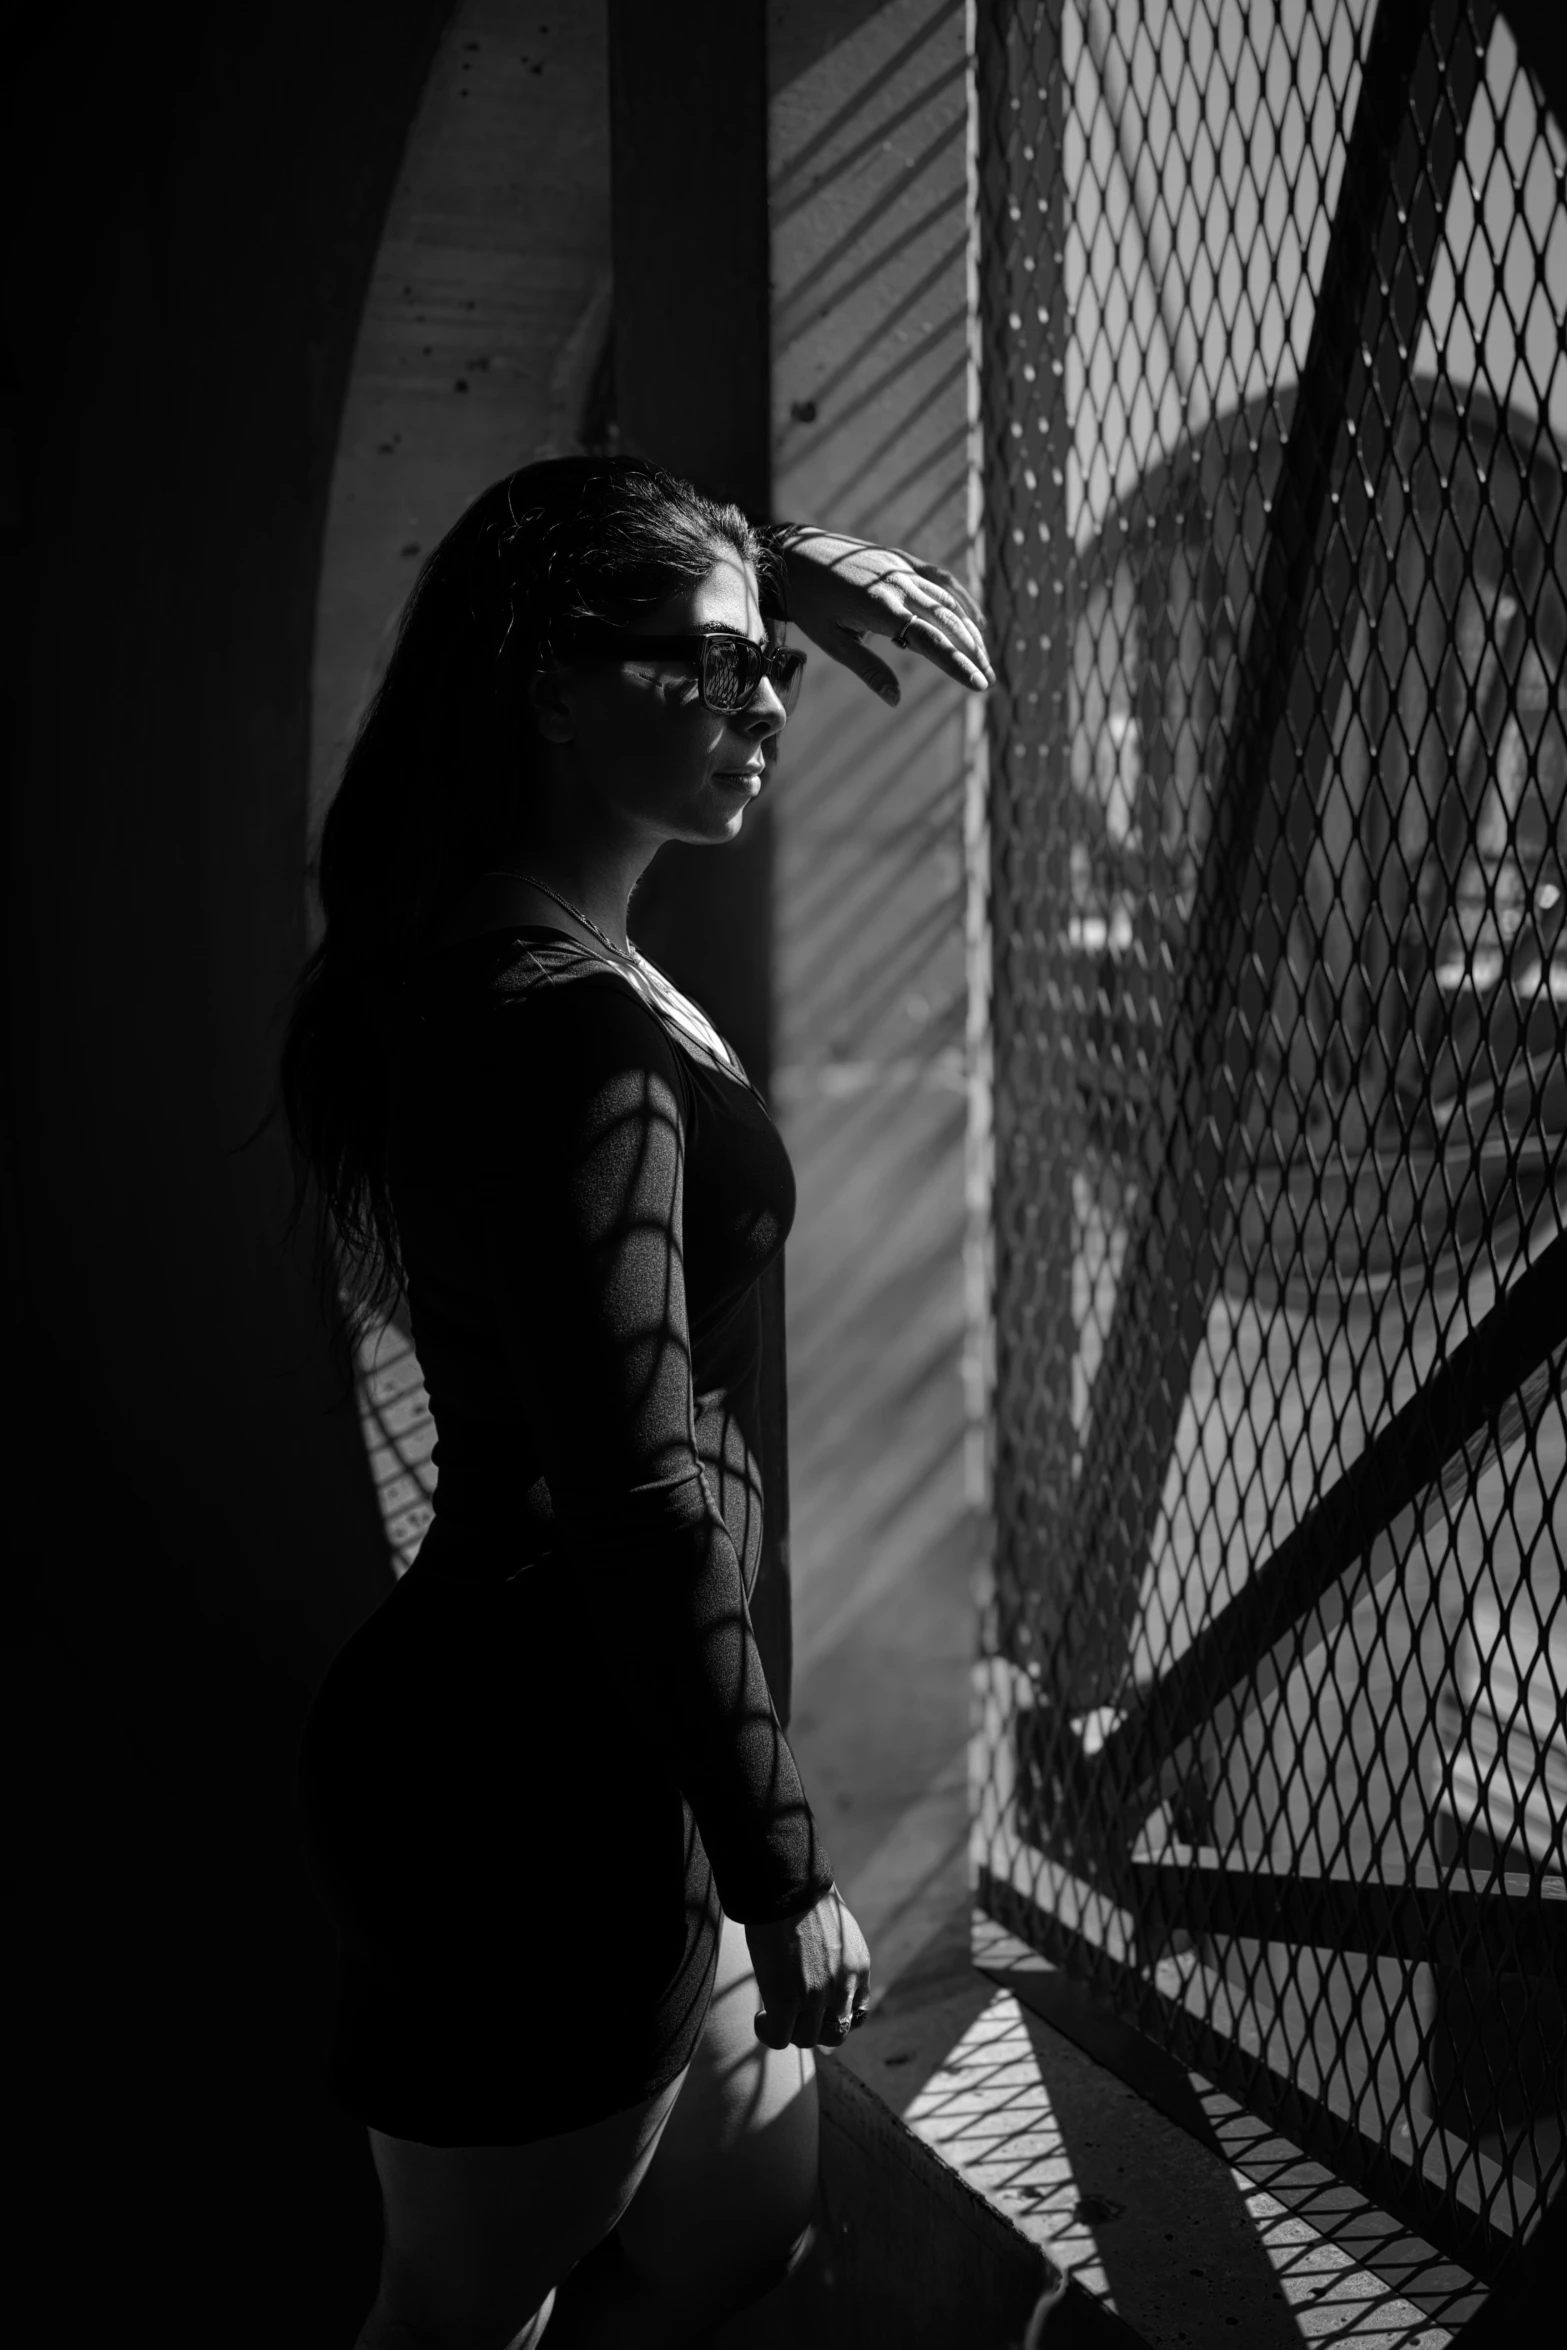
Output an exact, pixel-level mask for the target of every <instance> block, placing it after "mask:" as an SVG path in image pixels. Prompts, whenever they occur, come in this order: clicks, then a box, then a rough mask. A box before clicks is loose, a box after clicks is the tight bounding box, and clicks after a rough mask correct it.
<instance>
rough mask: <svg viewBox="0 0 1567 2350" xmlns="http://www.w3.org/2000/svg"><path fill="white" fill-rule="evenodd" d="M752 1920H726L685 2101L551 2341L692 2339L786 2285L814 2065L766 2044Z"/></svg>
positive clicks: (812, 2122)
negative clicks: (758, 2025) (749, 1942)
mask: <svg viewBox="0 0 1567 2350" xmlns="http://www.w3.org/2000/svg"><path fill="white" fill-rule="evenodd" d="M760 2005H761V2001H760V1998H759V1996H758V1994H757V1989H756V1979H755V1977H754V1975H753V1974H752V1972H751V1960H750V1953H749V1952H748V1950H747V1949H746V1942H745V1933H744V1929H743V1928H742V1927H740V1926H737V1925H735V1924H733V1923H732V1922H731V1921H729V1920H727V1919H726V1921H725V1924H724V1933H723V1941H722V1944H721V1946H720V1949H719V1955H718V1973H717V1977H716V1979H715V1982H714V1985H713V2001H712V2005H711V2007H710V2008H709V2010H708V2016H707V2022H706V2024H705V2026H704V2028H703V2032H702V2038H701V2040H700V2042H699V2043H698V2045H697V2050H696V2054H695V2056H694V2057H693V2059H692V2061H691V2064H690V2066H689V2068H688V2070H687V2072H686V2076H685V2085H684V2087H683V2088H682V2090H681V2092H680V2099H679V2103H678V2104H677V2105H676V2107H675V2110H674V2112H673V2113H672V2114H671V2115H670V2117H669V2121H668V2123H667V2125H666V2127H665V2129H664V2132H663V2135H662V2137H661V2138H660V2139H659V2141H658V2146H657V2150H656V2152H655V2154H654V2156H653V2159H652V2162H651V2163H650V2165H649V2166H648V2170H647V2174H646V2176H645V2177H644V2179H643V2181H642V2184H641V2186H640V2187H639V2188H638V2190H637V2193H636V2197H635V2200H634V2201H633V2202H632V2204H631V2206H630V2208H629V2209H628V2210H627V2212H626V2214H625V2217H624V2218H623V2219H622V2220H621V2222H620V2225H619V2226H618V2227H617V2229H616V2230H615V2234H614V2237H613V2239H612V2241H611V2242H610V2243H608V2244H606V2245H605V2246H604V2247H603V2249H602V2251H601V2252H600V2253H598V2254H596V2255H595V2257H594V2259H593V2260H592V2261H590V2262H588V2263H585V2264H584V2267H583V2269H582V2271H581V2272H580V2274H579V2276H578V2277H575V2278H573V2279H572V2282H571V2284H570V2285H569V2286H568V2287H567V2289H566V2290H565V2292H563V2293H562V2294H561V2296H560V2302H559V2306H558V2309H557V2311H556V2315H555V2318H554V2321H553V2323H552V2324H551V2327H550V2334H549V2350H623V2346H625V2350H630V2346H631V2345H636V2350H687V2345H693V2344H697V2343H700V2342H701V2341H702V2340H703V2338H704V2337H705V2335H706V2334H707V2333H708V2332H709V2331H710V2329H711V2328H712V2327H714V2326H716V2325H719V2324H721V2323H722V2322H723V2320H724V2319H725V2318H726V2317H729V2316H732V2315H733V2314H734V2313H735V2312H736V2311H738V2310H741V2309H744V2308H746V2307H747V2306H748V2305H749V2304H750V2303H751V2302H752V2301H755V2300H758V2299H760V2297H761V2296H762V2295H763V2294H764V2293H767V2292H770V2291H771V2290H772V2288H773V2287H774V2286H775V2285H777V2284H779V2283H780V2282H781V2281H782V2279H783V2278H784V2276H785V2275H787V2273H788V2271H789V2269H790V2267H791V2266H792V2265H793V2263H794V2262H795V2261H796V2260H797V2259H798V2258H799V2257H800V2256H801V2254H802V2252H803V2251H804V2249H805V2247H806V2245H807V2243H808V2241H809V2228H810V2219H811V2208H812V2205H813V2203H814V2201H815V2197H816V2168H817V2133H818V2115H817V2100H816V2068H815V2059H814V2057H813V2055H812V2054H811V2052H810V2051H809V2050H807V2049H801V2048H784V2049H770V2048H764V2047H763V2046H762V2044H761V2042H760V2041H759V2040H758V2039H757V2037H756V2031H755V2022H754V2019H755V2015H756V2010H757V2008H758V2007H759V2006H760Z"/></svg>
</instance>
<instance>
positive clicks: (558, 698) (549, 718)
mask: <svg viewBox="0 0 1567 2350" xmlns="http://www.w3.org/2000/svg"><path fill="white" fill-rule="evenodd" d="M528 711H529V715H530V716H531V717H532V720H533V723H534V725H535V726H536V727H537V728H538V730H539V732H540V734H542V735H543V737H544V740H545V741H546V742H547V743H569V742H570V740H571V738H572V736H573V735H574V734H575V732H576V727H575V726H574V724H573V722H572V716H571V706H570V704H569V703H568V702H567V700H566V697H565V695H564V693H563V692H562V691H561V681H560V671H559V670H558V669H556V668H554V667H553V666H552V667H550V668H548V669H535V670H534V672H533V674H532V675H531V676H530V678H529V679H528Z"/></svg>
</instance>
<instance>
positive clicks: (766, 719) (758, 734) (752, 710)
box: [740, 677, 789, 742]
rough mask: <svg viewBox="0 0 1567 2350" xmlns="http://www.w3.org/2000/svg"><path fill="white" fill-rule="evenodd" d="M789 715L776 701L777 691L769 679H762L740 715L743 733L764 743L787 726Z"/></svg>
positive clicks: (779, 702) (780, 703) (778, 701)
mask: <svg viewBox="0 0 1567 2350" xmlns="http://www.w3.org/2000/svg"><path fill="white" fill-rule="evenodd" d="M788 719H789V713H788V711H787V710H786V709H785V708H784V706H783V704H782V702H781V701H780V700H779V699H778V689H777V687H776V686H775V685H774V683H773V681H772V679H771V678H770V677H764V678H763V679H762V681H761V683H760V684H759V685H758V686H757V689H756V691H755V693H754V694H753V695H752V696H751V699H750V700H749V701H748V702H747V703H746V706H745V708H744V709H743V710H742V711H741V713H740V725H741V728H742V729H743V731H744V732H745V733H746V734H748V735H750V736H752V737H753V739H754V740H755V741H757V742H765V741H766V739H767V737H768V736H769V735H774V734H777V733H779V732H780V730H781V729H782V728H783V727H784V726H785V725H787V723H788Z"/></svg>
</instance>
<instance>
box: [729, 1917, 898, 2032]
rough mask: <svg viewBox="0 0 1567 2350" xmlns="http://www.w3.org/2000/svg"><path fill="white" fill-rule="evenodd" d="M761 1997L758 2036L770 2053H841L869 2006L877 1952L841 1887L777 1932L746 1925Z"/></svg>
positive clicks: (774, 1929)
mask: <svg viewBox="0 0 1567 2350" xmlns="http://www.w3.org/2000/svg"><path fill="white" fill-rule="evenodd" d="M745 1939H746V1947H747V1948H748V1949H749V1951H750V1953H751V1964H752V1966H753V1967H754V1968H755V1969H756V1987H757V1989H758V1990H759V1991H760V1992H761V1994H762V2006H761V2011H760V2013H759V2014H758V2016H757V2019H756V2036H757V2038H758V2039H759V2040H760V2041H762V2042H763V2043H764V2045H765V2046H767V2047H768V2048H788V2047H791V2046H793V2047H795V2048H818V2047H820V2048H841V2047H842V2046H843V2043H844V2041H845V2040H847V2038H848V2037H849V2033H850V2031H851V2029H852V2028H853V2019H854V2018H855V2016H856V2015H858V2014H859V2013H860V2012H861V2011H862V2010H863V2008H864V2005H865V1998H866V1993H867V1991H868V1990H869V1988H870V1978H871V1954H870V1952H869V1951H868V1950H867V1949H866V1947H865V1936H864V1935H863V1934H862V1933H861V1932H860V1929H859V1927H858V1926H857V1925H856V1924H855V1922H854V1917H853V1914H852V1912H851V1911H850V1910H849V1909H848V1908H846V1907H845V1905H844V1901H843V1898H842V1896H841V1895H840V1893H839V1891H838V1888H837V1886H836V1885H834V1886H833V1887H832V1888H831V1890H830V1891H828V1892H826V1893H824V1894H823V1895H822V1897H821V1899H820V1901H818V1902H817V1904H816V1906H815V1908H814V1909H808V1910H806V1912H805V1913H804V1915H803V1916H802V1917H797V1918H787V1919H785V1920H784V1922H783V1923H782V1924H781V1925H776V1926H747V1927H746V1930H745Z"/></svg>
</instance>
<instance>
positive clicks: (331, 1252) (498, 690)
mask: <svg viewBox="0 0 1567 2350" xmlns="http://www.w3.org/2000/svg"><path fill="white" fill-rule="evenodd" d="M726 552H727V553H738V554H740V555H741V556H743V557H744V559H745V560H746V561H747V562H748V563H750V564H752V565H754V566H755V567H756V569H757V571H758V573H759V575H760V576H761V577H762V579H763V580H764V582H767V584H769V585H772V586H774V588H775V590H776V582H774V581H772V580H771V578H770V574H769V565H770V554H769V549H768V544H767V541H766V539H765V538H764V537H763V535H762V534H761V533H760V532H759V531H757V530H756V529H755V528H753V526H752V525H751V524H750V523H749V522H748V521H747V520H746V517H745V516H744V515H743V514H742V513H741V512H740V510H739V508H738V507H736V506H729V505H722V504H719V503H717V502H716V501H715V500H713V499H711V498H707V497H704V496H703V495H702V493H701V492H700V491H699V490H696V489H693V488H692V486H691V485H690V483H689V482H685V481H679V480H676V479H675V478H674V477H672V476H671V475H669V474H667V473H663V472H660V471H659V470H657V469H656V468H655V467H653V466H650V465H645V464H643V463H642V462H641V461H640V460H638V459H636V458H630V457H559V458H553V459H550V460H549V461H547V462H545V463H543V464H538V465H525V466H524V467H523V468H522V469H521V471H520V472H517V473H513V474H510V475H508V476H507V478H506V479H505V480H504V481H499V482H497V483H496V484H495V485H494V487H493V488H491V489H488V490H486V491H485V492H484V493H483V495H482V496H481V497H479V498H476V499H475V500H474V503H473V504H472V505H471V506H470V507H469V508H468V510H467V512H466V513H465V514H464V515H463V516H462V517H461V519H460V520H459V521H458V522H456V523H455V524H454V525H453V527H452V529H451V530H449V531H448V532H447V534H446V536H445V538H444V539H443V540H442V541H441V543H440V545H439V546H438V547H437V548H436V549H435V552H434V553H433V554H432V555H431V556H430V558H429V560H428V561H427V562H426V563H425V565H424V567H423V569H422V570H421V572H420V574H419V577H418V580H417V581H416V583H415V585H414V589H413V592H412V594H411V596H410V598H409V601H408V604H407V607H406V609H405V611H404V613H403V617H402V621H401V623H400V626H399V628H398V633H397V640H396V644H395V647H394V649H393V652H392V655H391V659H390V661H389V663H388V665H387V669H386V673H385V675H384V677H383V678H382V681H381V684H380V686H379V688H378V689H377V691H376V694H375V696H374V699H373V700H372V702H371V704H370V706H369V708H368V710H367V711H366V713H365V716H364V719H363V721H362V723H361V725H360V727H359V731H358V733H357V735H356V736H355V739H354V743H353V747H352V749H351V750H350V751H349V753H348V757H347V759H346V761H345V763H344V767H343V775H342V781H341V782H340V784H339V785H338V789H337V792H336V795H335V797H334V798H333V800H332V803H331V805H330V807H329V808H328V809H327V812H326V816H325V819H324V821H323V823H322V825H321V831H320V838H319V842H318V843H317V845H316V848H315V852H314V856H313V859H312V862H311V868H310V870H311V873H312V876H313V878H314V880H315V882H316V885H317V887H318V890H319V893H320V904H321V911H322V914H323V916H324V918H325V932H324V935H323V937H322V939H321V943H320V945H319V946H317V948H316V949H315V951H314V953H313V954H312V955H311V956H310V958H309V960H308V962H307V963H306V964H305V966H304V969H303V970H302V971H301V973H300V975H299V978H298V980H297V981H296V982H295V985H294V988H293V990H292V993H291V995H290V997H289V1009H288V1017H287V1023H286V1027H285V1030H284V1038H283V1045H282V1051H281V1054H280V1057H279V1064H278V1101H279V1103H280V1105H281V1107H282V1110H283V1114H284V1117H285V1120H286V1122H287V1125H288V1131H289V1134H290V1137H291V1139H292V1142H293V1146H294V1152H295V1167H296V1182H295V1192H294V1200H293V1206H292V1209H291V1212H290V1214H289V1217H288V1221H287V1225H286V1227H285V1242H286V1243H287V1244H290V1245H291V1244H292V1242H293V1240H294V1237H295V1235H296V1233H297V1231H298V1229H299V1225H300V1222H301V1219H302V1217H303V1215H304V1212H305V1209H306V1206H307V1205H308V1204H309V1202H310V1198H311V1193H312V1188H313V1189H314V1192H315V1194H316V1196H317V1198H318V1200H319V1202H320V1203H321V1204H322V1205H324V1207H325V1210H326V1215H325V1218H324V1219H321V1220H319V1221H318V1223H317V1227H316V1247H315V1264H314V1273H315V1282H316V1290H317V1296H318V1299H319V1302H320V1307H321V1312H322V1317H323V1320H324V1321H325V1324H326V1327H327V1330H328V1333H329V1335H330V1340H331V1344H332V1348H333V1354H334V1360H335V1362H336V1364H337V1368H338V1372H339V1375H340V1377H341V1378H342V1381H343V1384H344V1387H345V1389H346V1388H347V1387H348V1386H349V1385H350V1384H351V1381H352V1376H353V1362H354V1358H355V1356H356V1355H357V1353H358V1350H359V1347H360V1345H361V1343H362V1341H363V1339H364V1337H365V1335H366V1332H367V1331H368V1330H369V1329H370V1328H371V1327H372V1325H374V1324H376V1323H378V1322H380V1321H382V1320H384V1319H385V1318H386V1317H387V1315H388V1314H390V1313H391V1312H393V1311H394V1310H395V1308H396V1305H397V1303H398V1301H399V1299H400V1298H401V1297H402V1295H403V1292H404V1289H405V1272H404V1266H403V1261H402V1252H401V1247H400V1244H399V1241H398V1234H397V1222H396V1218H395V1216H394V1214H393V1212H392V1203H391V1199H390V1196H389V1194H388V1188H387V1135H386V1087H387V1074H388V1073H387V1059H386V1055H387V1048H388V1034H389V1007H390V1006H391V1004H392V1002H393V999H394V998H395V996H396V993H397V990H398V988H399V987H400V986H401V984H402V981H403V979H404V977H405V975H406V973H407V971H408V968H409V965H410V962H411V960H412V957H413V955H414V953H415V951H416V950H417V947H418V943H419V940H420V938H421V936H422V935H423V934H424V933H425V932H426V931H427V930H428V928H429V927H430V925H431V924H432V923H433V922H434V921H435V920H436V919H437V918H438V917H439V915H440V914H441V912H442V911H443V910H444V909H445V908H446V907H447V906H448V905H450V904H451V902H452V901H453V900H454V898H455V897H456V896H457V895H458V894H459V893H460V892H461V891H462V889H463V888H464V887H465V886H466V885H467V884H468V883H469V882H471V881H472V880H473V879H474V878H475V877H476V876H477V875H478V874H480V873H482V872H483V871H484V870H485V868H486V866H487V865H490V864H493V863H495V862H497V861H501V860H503V859H504V856H505V855H506V853H507V851H508V850H509V849H512V848H514V847H515V845H516V839H517V832H518V824H519V817H520V816H521V814H522V811H523V809H524V807H525V804H526V791H527V780H528V774H529V769H530V767H531V765H532V762H533V760H534V758H535V756H536V755H537V744H538V737H537V735H536V734H535V732H534V729H533V726H532V723H531V720H530V719H529V717H528V714H527V706H526V689H527V684H528V680H529V678H530V676H531V675H532V674H533V673H534V672H535V671H536V670H538V669H539V668H540V667H541V666H543V665H545V664H546V663H547V662H548V661H549V659H550V658H551V650H552V646H551V638H552V632H553V631H555V630H558V629H560V628H562V627H563V626H564V625H565V624H567V623H569V622H572V621H583V620H610V621H614V622H617V623H624V622H625V621H627V620H630V619H633V618H634V617H636V616H637V615H638V614H639V613H642V612H646V611H649V610H651V609H653V607H655V606H656V605H658V604H660V603H662V602H663V601H664V600H665V599H666V598H667V597H668V596H670V595H673V594H674V593H675V592H676V591H677V590H678V589H679V588H681V587H687V586H693V585H695V584H696V583H697V582H699V581H700V580H702V579H705V578H706V577H707V575H708V573H709V572H710V571H711V570H712V569H713V567H714V564H715V563H716V562H718V561H719V560H720V559H721V558H722V556H723V555H724V554H725V553H726Z"/></svg>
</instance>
